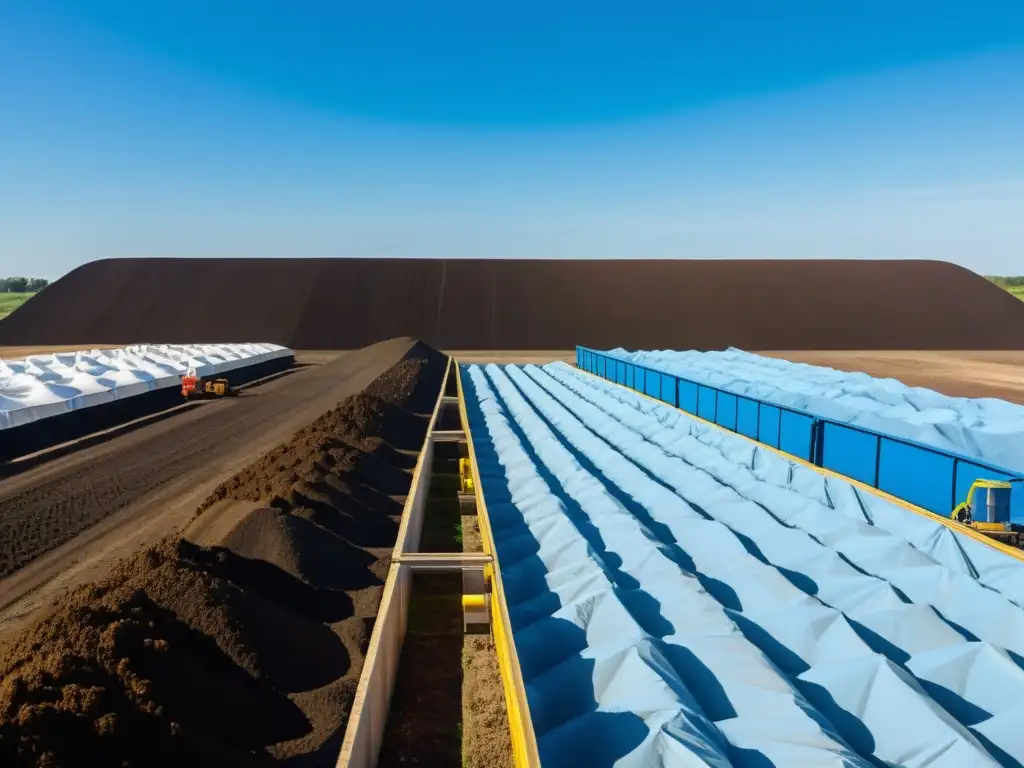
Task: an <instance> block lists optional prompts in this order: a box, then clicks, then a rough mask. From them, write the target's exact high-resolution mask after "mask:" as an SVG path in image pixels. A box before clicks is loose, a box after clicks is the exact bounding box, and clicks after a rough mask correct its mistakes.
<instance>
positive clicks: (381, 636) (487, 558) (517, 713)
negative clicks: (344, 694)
mask: <svg viewBox="0 0 1024 768" xmlns="http://www.w3.org/2000/svg"><path fill="white" fill-rule="evenodd" d="M458 377H459V368H458V364H457V362H456V361H455V360H454V359H453V358H449V367H448V371H447V372H446V374H445V378H444V382H443V383H442V386H441V391H440V393H439V395H438V399H437V402H436V403H435V405H434V410H433V413H432V415H431V418H430V423H429V426H428V429H427V435H426V438H425V439H424V441H423V447H422V448H421V450H420V453H419V457H418V458H417V461H416V467H415V469H414V471H413V477H412V482H411V485H410V489H409V494H408V496H407V498H406V502H405V507H404V509H403V512H402V521H401V524H400V526H399V530H398V538H397V541H396V544H395V548H394V553H393V555H392V564H391V568H390V570H389V572H388V577H387V581H386V583H385V587H384V592H383V595H382V598H381V603H380V607H379V609H378V614H377V621H376V623H375V624H374V628H373V633H372V635H371V638H370V644H369V648H368V650H367V654H366V661H365V663H364V667H363V671H362V674H361V675H360V678H359V683H358V686H357V689H356V695H355V699H354V701H353V705H352V713H351V715H350V718H349V721H348V725H347V727H346V731H345V737H344V740H343V742H342V748H341V753H340V755H339V757H338V761H337V766H338V768H373V766H375V765H376V764H377V759H378V756H379V755H380V751H381V745H382V740H383V737H384V731H385V728H386V726H387V721H388V715H389V710H390V704H391V698H392V694H393V692H394V689H395V682H396V679H397V676H398V666H399V660H400V658H401V655H402V646H403V641H404V639H405V635H406V630H407V621H408V613H409V603H410V597H411V594H412V586H413V578H414V573H415V572H417V571H427V572H435V573H437V572H446V571H447V572H453V571H462V572H463V576H464V583H467V584H477V583H479V584H480V585H481V586H480V589H481V590H486V594H488V595H489V598H490V599H489V606H490V623H491V633H492V635H493V637H494V643H495V650H496V653H497V657H498V663H499V666H500V670H501V677H502V683H503V686H504V689H505V703H506V709H507V711H508V713H509V729H510V735H511V740H512V748H513V755H514V758H515V764H516V766H517V768H518V767H519V766H523V767H525V768H536V767H537V766H539V765H540V762H539V759H538V757H537V747H536V739H535V738H534V735H533V726H532V722H531V719H530V715H529V708H528V706H527V703H526V692H525V688H524V686H523V682H522V673H521V671H520V668H519V661H518V656H517V654H516V649H515V646H514V641H513V639H512V636H511V633H510V631H509V629H508V628H509V626H510V623H509V618H508V609H507V607H506V605H505V598H504V589H503V586H502V581H501V571H500V568H499V567H498V566H497V564H496V563H495V562H494V558H493V555H492V553H493V551H494V545H493V539H492V534H491V526H490V523H489V520H488V514H487V508H486V504H485V503H484V502H483V498H482V493H481V483H480V478H479V475H478V474H477V472H476V458H475V455H474V447H473V439H472V435H471V434H470V432H469V430H468V429H466V424H467V417H466V412H465V404H464V402H463V399H462V387H461V382H460V381H459V380H458ZM450 379H454V380H455V381H456V382H457V384H458V392H459V394H458V396H457V397H452V396H448V395H446V394H445V393H446V391H449V386H450ZM446 406H447V407H458V409H459V413H460V418H461V423H462V425H463V430H455V431H446V430H440V429H439V428H438V427H439V426H440V423H441V419H440V417H441V413H442V409H443V408H444V407H446ZM439 442H465V443H467V444H468V451H469V454H470V460H471V464H472V466H473V485H474V493H475V495H476V510H477V515H478V517H479V523H480V532H481V537H482V540H483V553H480V554H471V553H462V552H453V553H425V552H420V551H419V549H420V541H421V538H422V533H423V526H424V519H425V512H426V504H427V498H428V496H429V493H430V480H431V474H432V471H431V467H432V466H433V462H434V454H435V447H436V445H437V443H439ZM467 574H469V578H467Z"/></svg>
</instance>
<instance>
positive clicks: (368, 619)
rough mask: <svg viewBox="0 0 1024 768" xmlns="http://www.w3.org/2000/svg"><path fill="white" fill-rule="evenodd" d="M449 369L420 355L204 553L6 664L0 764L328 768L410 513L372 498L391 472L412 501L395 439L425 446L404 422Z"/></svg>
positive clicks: (168, 565)
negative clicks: (397, 431)
mask: <svg viewBox="0 0 1024 768" xmlns="http://www.w3.org/2000/svg"><path fill="white" fill-rule="evenodd" d="M446 364H447V360H446V358H444V357H443V356H441V355H439V354H438V353H436V352H434V351H433V350H430V349H429V348H426V347H424V346H422V345H417V346H416V347H414V348H413V350H412V351H411V352H410V353H409V355H407V357H406V359H405V360H403V361H402V362H401V363H399V364H398V365H396V366H394V367H392V368H391V369H390V370H389V371H388V372H387V373H385V374H384V375H383V376H381V377H379V378H378V379H377V380H375V381H374V383H373V384H372V385H371V387H369V388H368V389H367V391H366V392H364V393H362V394H360V395H357V396H354V397H350V398H348V399H347V400H345V401H344V402H343V403H342V404H340V405H339V406H338V407H337V408H335V409H334V410H332V411H331V412H330V413H329V414H325V415H324V416H323V417H321V418H320V419H318V420H317V421H316V422H315V423H314V424H313V425H311V426H310V427H309V428H307V429H304V430H302V431H301V432H300V433H298V434H297V435H296V436H295V438H293V439H292V440H291V441H289V442H288V443H287V444H286V445H284V446H281V447H280V448H278V449H277V450H275V451H274V452H272V453H271V454H270V455H268V456H266V457H264V458H263V459H262V460H261V461H260V462H258V463H257V464H256V465H254V466H252V467H249V468H247V469H246V470H245V471H244V472H242V473H240V475H239V476H238V477H236V478H235V479H234V480H233V481H231V482H229V483H227V484H225V486H224V488H222V489H221V491H220V492H219V494H218V498H217V499H211V500H210V502H208V503H207V504H206V505H204V508H208V509H209V512H208V513H205V514H208V515H209V516H210V517H209V518H205V516H204V515H203V514H201V515H200V516H199V517H198V518H197V520H196V521H194V523H193V527H192V528H190V531H192V533H194V534H195V535H194V536H192V537H191V538H190V537H189V532H188V531H187V532H186V534H185V536H184V537H176V538H174V539H172V540H168V541H165V542H163V543H161V544H160V545H159V546H157V547H153V548H149V549H146V550H144V551H141V552H139V553H137V554H136V555H135V556H133V557H132V558H129V559H128V560H126V561H123V562H122V563H120V564H119V565H118V566H117V567H116V568H115V569H114V571H113V572H112V573H111V574H110V575H109V576H108V577H107V578H106V579H104V580H102V581H101V582H98V583H97V584H94V585H90V586H86V587H83V588H81V589H79V590H78V591H76V592H74V593H72V594H71V595H69V596H68V597H67V598H65V599H64V600H62V601H61V602H60V603H59V604H57V605H56V606H55V607H54V610H53V611H52V612H51V613H50V614H49V615H48V616H46V617H44V618H43V619H41V620H40V621H39V622H37V623H36V624H34V625H32V626H31V627H29V629H27V630H26V631H25V632H24V633H22V634H21V635H19V636H16V637H15V638H13V639H12V640H11V641H10V642H9V644H8V645H7V646H5V647H4V648H3V649H0V765H4V766H7V765H11V766H100V765H103V766H106V765H110V766H182V765H195V766H267V765H275V764H282V763H287V764H290V765H291V764H299V763H301V764H302V765H308V766H317V765H325V766H326V765H333V764H334V761H335V760H336V758H337V749H338V747H339V745H340V741H341V738H342V735H343V729H344V726H345V723H346V721H347V717H348V711H349V708H350V707H351V703H352V699H353V696H354V694H355V687H356V681H357V680H358V677H359V674H360V672H361V669H362V663H363V654H364V653H365V650H366V644H367V642H368V639H369V627H370V626H371V625H372V621H373V619H374V617H375V615H376V610H377V606H378V604H379V601H380V591H381V585H382V583H383V578H384V576H385V575H386V572H387V568H388V565H389V555H390V547H391V546H392V545H393V543H394V534H395V531H396V529H397V518H396V516H395V515H396V513H398V512H400V509H401V505H400V503H399V502H398V501H397V500H393V499H388V500H389V501H390V502H391V503H392V504H393V505H394V506H392V507H388V508H384V509H380V508H376V507H374V506H373V505H372V504H370V503H369V502H368V501H366V500H365V499H370V498H372V493H374V492H376V493H380V491H377V490H376V489H375V488H374V487H373V486H374V484H375V483H380V482H381V481H380V477H381V476H386V475H388V473H387V472H384V471H383V470H382V469H381V467H384V466H387V465H388V464H389V457H391V458H400V459H402V460H403V461H402V462H400V466H392V467H390V471H391V473H397V474H404V475H405V476H406V482H405V486H406V487H408V468H407V466H405V462H404V459H406V458H407V456H406V455H405V454H403V453H401V452H398V451H397V450H395V449H392V448H389V447H387V446H388V441H387V438H386V434H387V433H388V430H389V425H390V424H392V423H393V422H397V423H401V424H402V425H403V431H404V430H408V429H409V428H410V427H411V425H413V424H418V425H419V437H420V440H421V441H422V438H423V436H424V434H425V430H426V425H427V419H426V417H425V416H423V415H422V414H420V415H416V414H415V413H413V412H410V409H411V408H413V406H415V407H416V408H415V409H413V410H416V409H418V408H419V407H420V406H421V405H422V403H423V402H426V400H427V399H436V396H437V393H438V391H439V388H440V384H441V379H442V377H443V374H444V369H445V366H446ZM431 392H432V393H433V394H432V396H431ZM396 414H397V415H396ZM409 436H410V437H411V436H412V435H411V434H410V435H409ZM364 456H371V457H373V459H372V461H371V463H372V462H377V464H379V465H380V466H376V467H375V468H374V469H373V471H368V470H366V469H365V468H364V465H365V464H366V462H367V461H368V460H367V459H364V458H363V457H364ZM360 494H362V497H363V498H364V500H362V501H352V500H351V499H354V498H355V497H357V496H360ZM384 498H388V497H387V496H384ZM270 501H273V502H274V504H273V506H269V505H268V502H270ZM332 515H333V516H334V517H333V518H332V517H331V516H332ZM218 516H220V517H218ZM374 519H376V522H374ZM344 520H348V521H349V523H348V524H347V525H346V524H343V523H342V522H339V521H344ZM325 521H327V522H332V523H334V524H335V525H333V526H331V525H325V524H324V522H325ZM385 523H386V525H385ZM368 532H370V533H372V534H373V535H375V536H378V537H380V539H381V541H380V543H379V544H376V545H375V546H376V547H377V548H367V545H365V544H363V543H361V542H360V539H362V538H367V537H368ZM385 532H390V540H387V536H386V534H385ZM345 533H349V534H351V535H349V536H346V535H345Z"/></svg>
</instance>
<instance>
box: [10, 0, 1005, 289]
mask: <svg viewBox="0 0 1024 768" xmlns="http://www.w3.org/2000/svg"><path fill="white" fill-rule="evenodd" d="M106 256H410V257H437V256H450V257H469V256H481V257H489V256H493V257H517V256H532V257H570V258H571V257H658V258H662V257H686V258H721V257H754V258H761V257H763V258H778V257H797V258H809V257H842V258H850V257H865V258H883V257H886V258H939V259H946V260H950V261H955V262H958V263H960V264H963V265H965V266H968V267H970V268H972V269H975V270H977V271H980V272H995V273H1016V274H1020V273H1024V2H1021V0H1002V1H1001V2H990V1H989V0H973V1H972V0H962V1H961V2H947V1H945V0H930V1H929V2H923V1H919V0H905V1H901V0H856V1H854V0H771V1H768V0H731V1H729V2H726V1H724V0H723V2H700V3H697V2H685V1H683V0H676V2H666V3H652V2H639V1H634V2H631V3H625V2H615V3H611V2H600V1H595V0H591V2H586V3H583V2H574V1H573V2H560V3H551V2H534V1H533V0H520V1H519V2H516V3H508V4H495V3H481V2H472V3H471V2H461V1H460V2H441V3H424V2H417V3H406V2H392V3H339V2H331V3H328V2H322V3H320V2H317V3H314V2H298V1H296V2H290V3H285V2H280V1H276V2H269V1H268V0H249V1H248V2H241V1H239V2H215V1H214V0H207V1H206V2H200V1H199V0H179V2H175V3H153V2H139V1H138V0H120V1H118V2H114V1H113V0H89V2H78V1H77V0H76V1H74V2H72V1H71V0H67V1H66V2H56V1H54V0H3V1H2V2H0V274H11V273H29V274H32V275H40V276H45V277H51V278H52V277H57V276H59V275H60V274H62V273H64V272H66V271H67V270H69V269H71V268H72V267H74V266H76V265H78V264H81V263H83V262H86V261H90V260H93V259H96V258H102V257H106Z"/></svg>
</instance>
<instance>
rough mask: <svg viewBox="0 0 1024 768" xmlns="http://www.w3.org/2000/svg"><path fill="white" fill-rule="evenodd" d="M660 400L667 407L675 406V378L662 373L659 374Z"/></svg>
mask: <svg viewBox="0 0 1024 768" xmlns="http://www.w3.org/2000/svg"><path fill="white" fill-rule="evenodd" d="M661 399H662V400H664V401H665V402H666V403H668V404H669V405H675V404H676V377H675V376H673V375H671V374H668V373H663V374H661Z"/></svg>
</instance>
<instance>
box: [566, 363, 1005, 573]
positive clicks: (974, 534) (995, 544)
mask: <svg viewBox="0 0 1024 768" xmlns="http://www.w3.org/2000/svg"><path fill="white" fill-rule="evenodd" d="M577 370H578V371H579V372H580V373H583V374H586V375H587V376H592V377H593V378H595V379H597V380H598V381H603V382H606V383H608V384H613V385H615V386H616V387H621V388H622V389H625V390H626V391H627V392H632V393H633V394H635V395H639V396H640V397H643V398H645V399H647V400H650V401H651V402H652V403H658V404H659V405H663V406H665V407H666V408H675V409H676V410H677V411H679V412H680V413H683V414H686V416H687V417H688V418H691V419H693V420H694V421H697V422H700V423H701V424H706V425H707V426H709V427H714V428H715V429H718V430H721V431H722V432H727V433H728V434H730V435H736V436H737V437H741V438H743V439H744V440H746V441H747V442H749V443H753V444H754V445H756V446H757V447H758V448H763V449H765V450H768V451H771V452H772V453H774V454H776V455H778V456H781V457H782V458H784V459H786V460H787V461H791V462H793V463H794V464H800V465H801V466H804V467H807V468H808V469H813V470H814V471H815V472H817V473H818V474H819V475H824V476H825V477H834V478H835V479H837V480H842V481H843V482H845V483H849V484H850V485H852V486H854V487H855V488H858V489H860V490H862V491H865V492H867V493H871V494H874V495H875V496H878V497H879V498H881V499H885V500H886V501H891V502H892V503H893V504H896V505H897V506H900V507H903V508H904V509H906V510H909V511H910V512H913V513H914V514H917V515H922V516H923V517H927V518H930V519H931V520H934V521H935V522H937V523H942V524H943V525H944V526H946V527H947V528H949V529H950V530H953V531H956V532H957V533H962V534H964V535H965V536H970V537H971V538H972V539H975V540H976V541H980V542H981V543H982V544H987V545H988V546H990V547H992V548H993V549H997V550H999V551H1000V552H1002V553H1003V554H1005V555H1009V556H1010V557H1013V558H1016V559H1017V560H1020V561H1021V562H1024V550H1020V549H1016V548H1015V547H1011V546H1009V545H1007V544H1003V543H1002V542H1000V541H996V540H995V539H992V538H990V537H988V536H986V535H985V534H983V533H980V532H979V531H976V530H975V529H973V528H968V527H967V526H966V525H960V524H959V523H955V522H953V521H952V520H950V519H949V518H946V517H943V516H942V515H937V514H935V513H934V512H930V511H928V510H927V509H924V508H923V507H918V506H916V505H914V504H911V503H910V502H909V501H907V500H906V499H901V498H899V497H898V496H893V495H892V494H891V493H886V492H885V491H883V490H880V489H878V488H875V487H874V486H873V485H868V484H867V483H863V482H861V481H860V480H855V479H853V478H852V477H847V476H846V475H841V474H839V473H838V472H833V471H832V470H831V469H826V468H825V467H819V466H817V465H816V464H811V463H810V462H809V461H805V460H804V459H801V458H800V457H799V456H793V455H792V454H789V453H786V452H785V451H780V450H779V449H778V448H773V447H772V446H770V445H767V444H766V443H761V442H758V441H757V440H755V439H754V438H752V437H748V436H747V435H744V434H743V433H742V432H733V431H732V430H731V429H726V428H725V427H723V426H721V425H719V424H715V423H714V422H713V421H708V420H707V419H702V418H701V417H700V416H697V415H695V414H692V413H690V412H689V411H684V410H683V409H682V408H680V407H678V406H675V405H670V404H669V403H666V402H665V401H664V400H658V399H657V398H655V397H651V396H650V395H647V394H644V393H643V392H640V391H639V390H636V389H630V388H629V387H627V386H625V385H624V384H619V383H618V382H615V381H609V380H608V379H603V378H601V377H600V376H598V375H597V374H594V373H591V372H590V371H585V370H583V369H582V368H578V369H577Z"/></svg>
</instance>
